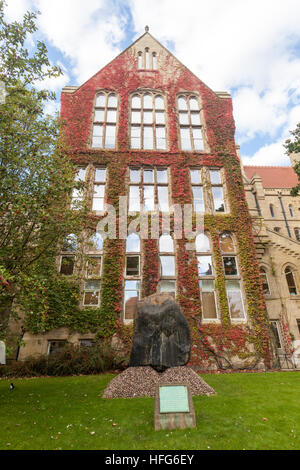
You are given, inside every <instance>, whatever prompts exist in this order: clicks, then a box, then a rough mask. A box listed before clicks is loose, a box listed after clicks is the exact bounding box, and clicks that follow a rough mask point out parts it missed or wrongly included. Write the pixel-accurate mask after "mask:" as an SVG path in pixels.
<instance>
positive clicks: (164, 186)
mask: <svg viewBox="0 0 300 470" xmlns="http://www.w3.org/2000/svg"><path fill="white" fill-rule="evenodd" d="M61 115H62V117H63V118H64V119H65V120H66V123H67V138H68V141H69V144H70V148H71V150H70V158H72V159H73V160H74V162H75V163H76V164H77V166H78V174H77V178H79V179H82V180H84V181H85V182H86V190H85V191H84V193H79V192H74V193H73V197H72V201H70V202H69V203H71V204H72V205H73V207H74V210H76V204H77V201H81V200H82V199H83V198H84V199H85V200H86V201H87V202H88V204H89V207H90V216H89V223H88V228H87V230H86V232H85V233H84V234H82V239H81V240H76V238H75V237H74V236H73V235H72V234H70V236H69V237H68V239H67V240H65V242H64V244H63V246H62V249H61V252H60V253H59V256H58V258H57V268H58V271H59V272H60V274H61V276H64V277H65V278H68V279H72V278H73V277H74V276H78V277H79V278H80V279H81V280H80V288H81V295H80V308H81V311H82V317H83V318H84V319H85V320H84V321H86V322H87V324H88V322H89V320H90V318H89V316H90V317H91V318H92V319H93V322H91V323H92V324H93V327H91V328H90V331H89V332H87V331H86V328H85V329H80V328H79V327H78V328H77V329H76V328H72V327H70V325H68V326H66V325H65V326H64V325H62V323H61V321H60V327H59V328H53V326H52V329H50V328H49V327H47V323H45V331H44V332H43V333H41V334H32V332H31V331H28V330H27V331H26V332H25V335H24V338H23V339H24V342H25V347H23V348H21V351H20V355H19V358H20V359H22V358H24V357H26V356H28V355H30V354H41V353H43V354H47V353H52V352H54V351H56V350H57V349H59V348H60V347H61V346H63V345H64V344H65V343H66V342H71V343H73V344H84V345H91V344H93V341H94V337H95V334H97V335H98V336H100V337H101V335H103V336H112V335H114V333H115V331H116V325H120V324H121V325H122V324H130V323H132V321H133V317H134V312H135V308H136V302H137V299H141V298H143V297H146V296H149V295H151V294H153V293H155V292H171V293H172V294H173V295H174V297H176V299H177V301H178V303H179V304H180V307H181V309H182V311H183V313H184V315H185V316H186V318H187V320H188V322H189V324H190V328H191V332H192V340H193V348H192V349H193V351H192V357H191V361H192V362H195V363H200V364H202V366H203V367H216V366H217V365H218V366H220V363H221V364H222V365H224V364H227V366H232V365H234V366H245V365H248V366H253V367H254V366H255V367H256V366H257V367H262V366H263V364H265V365H266V366H270V365H271V363H272V358H273V357H274V352H275V353H276V351H277V346H278V344H276V341H277V337H274V335H273V334H272V331H273V330H272V328H274V325H275V327H278V329H277V330H276V331H279V338H286V336H287V335H286V334H285V335H284V334H283V333H282V334H281V329H280V328H281V327H282V330H283V332H284V333H286V330H285V328H288V329H291V331H292V332H293V334H294V336H295V339H296V338H299V332H298V326H297V322H296V319H297V315H298V317H299V318H300V315H299V314H297V311H298V312H299V303H297V302H299V300H298V298H297V295H298V287H295V286H296V284H297V283H298V282H299V280H298V274H297V261H296V260H297V256H299V242H298V240H297V236H299V232H297V231H296V229H297V227H298V226H299V223H298V225H297V223H296V205H295V202H294V200H292V199H291V198H289V196H288V192H289V188H288V187H287V186H283V187H282V186H280V185H279V182H280V181H281V179H282V180H285V179H286V178H285V177H283V178H282V175H283V173H284V172H285V171H286V172H287V173H288V174H289V185H290V186H291V185H292V176H291V175H292V170H291V169H283V170H282V172H283V173H280V170H276V171H278V178H279V181H278V183H276V189H274V188H273V186H271V187H270V186H268V184H266V183H265V181H266V180H265V176H264V173H262V172H263V170H261V171H260V170H259V169H257V170H254V171H253V168H252V167H251V168H250V167H245V169H244V170H241V166H240V159H239V156H238V154H237V147H236V143H235V140H234V132H235V125H234V120H233V115H232V101H231V97H230V95H229V94H228V93H226V92H218V91H217V92H216V91H213V90H211V89H210V88H209V87H208V86H207V85H205V84H204V83H203V82H202V81H201V80H200V79H199V78H198V77H196V76H195V75H194V74H193V73H192V72H191V71H190V70H188V69H187V68H186V67H185V66H184V65H183V64H182V63H180V62H179V61H178V59H176V58H175V57H174V56H173V55H172V54H171V53H170V52H169V51H168V50H167V49H166V48H165V47H164V46H162V45H161V44H160V43H159V42H158V41H157V40H156V39H154V38H153V36H152V35H151V34H150V33H149V31H148V28H146V32H145V33H144V34H143V35H142V36H141V37H140V38H139V39H138V40H137V41H135V42H134V43H133V44H132V45H131V46H130V47H128V48H127V49H126V50H125V51H123V52H122V53H121V54H120V55H119V56H118V57H117V58H115V59H114V60H113V61H112V62H110V63H109V64H108V65H106V66H105V67H104V68H103V69H101V70H100V71H99V72H98V73H96V74H95V75H94V76H93V77H92V78H90V79H89V80H88V81H87V82H85V83H84V84H82V85H80V86H76V87H75V86H72V87H71V86H68V87H65V88H64V89H63V90H62V94H61ZM270 171H272V169H270ZM269 174H270V173H268V175H269ZM276 175H277V174H276ZM268 178H269V176H268ZM268 178H267V180H268ZM276 178H277V176H276ZM271 179H272V178H271ZM274 179H275V176H274ZM244 184H245V188H246V194H247V201H248V204H249V209H250V212H249V210H248V206H247V202H246V198H245V191H244V186H243V185H244ZM272 184H273V183H272ZM290 186H289V187H290ZM279 193H280V194H281V195H280V194H279ZM120 197H122V198H123V199H122V200H121V202H120ZM280 198H281V199H280ZM280 200H281V201H282V200H283V204H284V207H285V210H286V213H285V215H284V213H283V211H282V210H281V209H280V208H279V206H278V203H279V204H280ZM270 204H273V210H274V211H275V215H274V218H272V217H273V216H271V215H270V209H269V206H270ZM289 204H292V207H293V209H291V210H293V211H294V214H295V220H294V219H293V220H292V216H291V212H290V208H289ZM111 207H113V210H114V211H115V219H114V220H115V224H112V226H113V229H112V232H113V236H111V237H108V238H106V239H105V235H103V230H104V229H103V227H104V222H105V221H106V222H107V221H108V219H107V214H108V212H109V210H110V208H111ZM280 207H281V206H280ZM280 211H281V212H280ZM124 212H125V213H126V218H125V219H126V220H125V222H124V217H123V216H124ZM145 214H146V215H145ZM279 214H280V215H279ZM109 220H110V219H109ZM298 220H299V218H298ZM287 221H288V222H287ZM273 222H274V223H273ZM252 224H253V227H254V231H252ZM99 227H102V229H101V230H100V229H99ZM275 227H278V228H279V232H278V230H277V231H275V230H274V228H275ZM287 227H289V230H290V232H291V233H290V234H287ZM104 231H105V230H104ZM296 233H298V235H296ZM290 235H291V236H290ZM268 241H269V243H267V242H268ZM297 250H298V251H297ZM272 253H274V254H272ZM257 256H258V259H259V263H258V259H257ZM83 259H84V262H83V261H82V260H83ZM260 267H261V268H263V269H265V272H262V271H260ZM287 268H289V269H290V270H291V271H290V272H287V271H286V269H287ZM271 273H275V274H274V275H273V274H271ZM286 279H288V286H287V284H286ZM292 279H293V280H294V281H293V282H294V283H295V286H294V285H292ZM267 281H268V285H269V289H270V292H271V294H269V293H267V287H266V285H267ZM289 289H292V290H293V289H294V290H295V292H294V293H291V291H290V294H291V295H289ZM264 292H265V293H266V300H267V306H268V307H267V308H268V313H269V316H270V318H271V320H272V322H273V323H272V324H271V325H270V324H269V321H268V318H267V311H266V303H265V297H264ZM282 305H284V308H281V307H282ZM297 309H298V310H297ZM86 311H88V315H87V314H86V313H84V312H86ZM289 312H290V313H289ZM57 313H58V312H56V314H57ZM97 322H98V323H97ZM276 322H277V323H276ZM95 323H97V325H96V326H95ZM74 324H75V322H74ZM76 324H77V323H76ZM51 325H53V322H52V323H51ZM71 326H72V325H71ZM85 326H86V325H85ZM80 330H81V331H80ZM99 331H100V333H99ZM279 341H282V342H283V339H280V340H279ZM287 343H288V341H287ZM295 344H296V343H295ZM280 345H281V343H280ZM288 346H289V345H288V344H287V345H286V346H284V347H286V349H287V348H288ZM220 361H221V362H220Z"/></svg>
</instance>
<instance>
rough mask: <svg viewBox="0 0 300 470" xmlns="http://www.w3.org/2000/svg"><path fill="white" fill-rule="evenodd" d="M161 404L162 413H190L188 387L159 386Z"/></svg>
mask: <svg viewBox="0 0 300 470" xmlns="http://www.w3.org/2000/svg"><path fill="white" fill-rule="evenodd" d="M159 406H160V412H161V413H188V412H189V411H190V407H189V397H188V389H187V387H186V386H184V385H168V386H162V387H159Z"/></svg>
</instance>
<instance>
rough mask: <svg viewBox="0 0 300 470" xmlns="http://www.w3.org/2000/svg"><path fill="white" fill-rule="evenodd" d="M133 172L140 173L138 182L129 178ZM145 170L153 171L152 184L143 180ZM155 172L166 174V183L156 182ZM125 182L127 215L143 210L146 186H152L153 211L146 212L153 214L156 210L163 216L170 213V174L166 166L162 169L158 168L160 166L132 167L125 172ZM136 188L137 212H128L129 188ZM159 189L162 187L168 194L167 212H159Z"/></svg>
mask: <svg viewBox="0 0 300 470" xmlns="http://www.w3.org/2000/svg"><path fill="white" fill-rule="evenodd" d="M131 170H132V171H134V170H136V171H137V170H139V171H140V178H139V181H137V182H135V181H131V176H130V171H131ZM147 170H152V171H153V182H149V183H148V182H145V178H144V173H145V171H147ZM157 171H166V174H167V182H166V183H162V182H159V181H158V178H157ZM127 180H128V184H127V186H128V212H129V213H134V212H142V211H143V208H144V202H145V197H144V189H145V187H146V186H149V187H151V186H153V187H154V209H153V210H150V211H148V212H155V211H156V210H158V211H159V212H161V213H165V214H170V212H171V206H172V200H171V173H170V168H169V167H168V166H163V167H160V166H153V167H152V166H151V167H150V166H144V165H141V166H139V167H138V166H132V167H128V170H127ZM133 186H134V187H137V188H139V204H140V206H139V210H130V188H131V187H133ZM159 187H164V188H167V193H168V206H169V210H168V211H161V210H160V209H159V197H158V188H159Z"/></svg>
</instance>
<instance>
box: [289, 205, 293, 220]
mask: <svg viewBox="0 0 300 470" xmlns="http://www.w3.org/2000/svg"><path fill="white" fill-rule="evenodd" d="M289 213H290V216H291V217H294V211H293V206H292V204H289Z"/></svg>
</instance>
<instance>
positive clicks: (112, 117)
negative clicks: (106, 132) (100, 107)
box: [106, 110, 117, 122]
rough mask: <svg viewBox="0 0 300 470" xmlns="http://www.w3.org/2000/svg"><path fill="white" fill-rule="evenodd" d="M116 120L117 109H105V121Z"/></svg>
mask: <svg viewBox="0 0 300 470" xmlns="http://www.w3.org/2000/svg"><path fill="white" fill-rule="evenodd" d="M116 120H117V111H113V110H108V111H107V118H106V121H107V122H116Z"/></svg>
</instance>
